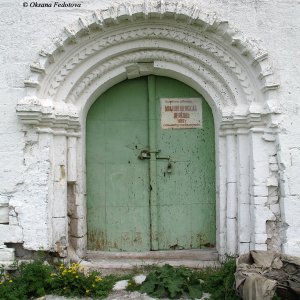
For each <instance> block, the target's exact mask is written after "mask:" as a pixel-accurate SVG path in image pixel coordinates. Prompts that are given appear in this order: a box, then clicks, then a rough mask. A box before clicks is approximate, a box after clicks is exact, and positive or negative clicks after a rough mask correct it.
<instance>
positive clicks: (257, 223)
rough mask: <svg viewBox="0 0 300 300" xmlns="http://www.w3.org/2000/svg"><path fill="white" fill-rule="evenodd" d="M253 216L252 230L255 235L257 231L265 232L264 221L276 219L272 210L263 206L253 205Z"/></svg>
mask: <svg viewBox="0 0 300 300" xmlns="http://www.w3.org/2000/svg"><path fill="white" fill-rule="evenodd" d="M253 218H254V232H255V235H256V234H258V233H264V234H265V233H267V232H266V222H267V221H268V220H272V221H274V220H276V217H275V215H274V214H273V213H272V211H271V210H270V209H269V208H268V207H265V206H259V205H254V206H253Z"/></svg>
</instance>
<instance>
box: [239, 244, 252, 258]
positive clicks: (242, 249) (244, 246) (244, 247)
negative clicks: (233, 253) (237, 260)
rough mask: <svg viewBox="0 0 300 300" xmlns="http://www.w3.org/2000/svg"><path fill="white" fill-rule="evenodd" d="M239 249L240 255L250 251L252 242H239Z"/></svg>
mask: <svg viewBox="0 0 300 300" xmlns="http://www.w3.org/2000/svg"><path fill="white" fill-rule="evenodd" d="M238 251H239V255H242V254H246V253H248V252H249V251H250V243H239V245H238Z"/></svg>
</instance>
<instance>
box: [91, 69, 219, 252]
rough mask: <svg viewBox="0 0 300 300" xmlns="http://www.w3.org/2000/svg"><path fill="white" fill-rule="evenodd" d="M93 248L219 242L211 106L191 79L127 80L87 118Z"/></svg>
mask: <svg viewBox="0 0 300 300" xmlns="http://www.w3.org/2000/svg"><path fill="white" fill-rule="evenodd" d="M86 158H87V203H88V205H87V209H88V211H87V215H88V249H90V250H106V251H148V250H168V249H172V250H174V249H198V248H202V247H208V246H214V245H215V232H216V225H215V224H216V220H215V219H216V217H215V194H216V193H215V146H214V121H213V115H212V111H211V109H210V107H209V105H208V104H207V103H206V101H205V100H204V99H203V97H202V96H201V95H200V94H199V93H197V92H196V91H195V90H193V89H192V88H190V87H189V86H187V85H186V84H184V83H182V82H179V81H177V80H175V79H171V78H167V77H160V76H153V75H152V76H144V77H139V78H135V79H131V80H126V81H123V82H121V83H119V84H117V85H115V86H113V87H112V88H111V89H109V90H108V91H106V92H105V93H104V94H102V95H101V96H100V97H99V98H98V99H97V100H96V101H95V103H94V104H93V105H92V107H91V108H90V110H89V113H88V116H87V125H86Z"/></svg>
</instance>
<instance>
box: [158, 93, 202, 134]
mask: <svg viewBox="0 0 300 300" xmlns="http://www.w3.org/2000/svg"><path fill="white" fill-rule="evenodd" d="M160 112H161V127H162V128H163V129H170V128H202V100H201V99H200V98H161V99H160Z"/></svg>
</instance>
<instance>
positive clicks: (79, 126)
mask: <svg viewBox="0 0 300 300" xmlns="http://www.w3.org/2000/svg"><path fill="white" fill-rule="evenodd" d="M148 74H154V75H162V76H168V77H171V78H174V79H177V80H180V81H182V82H184V83H186V84H188V85H189V86H191V87H192V88H194V89H195V90H197V91H198V92H200V93H201V94H202V95H203V96H204V97H205V99H206V100H207V102H208V103H209V104H210V106H211V108H212V110H213V114H214V120H215V127H216V148H217V149H216V153H217V155H216V162H217V169H216V174H217V180H216V184H217V191H216V195H217V241H218V244H217V250H218V252H219V254H220V255H226V254H237V253H243V252H247V251H249V249H267V248H268V249H275V248H276V247H277V248H278V247H280V246H281V242H280V241H279V242H278V241H277V234H279V233H278V232H277V231H278V227H276V226H274V224H276V222H277V221H278V220H279V218H280V209H279V202H278V191H277V190H278V179H277V178H278V167H277V159H276V154H277V153H276V118H277V114H278V108H277V98H276V89H277V87H278V83H277V82H276V80H275V79H274V75H273V71H272V68H271V66H270V63H269V60H268V55H267V53H266V52H265V51H263V50H261V49H260V48H259V47H258V45H256V44H255V43H253V42H250V41H249V40H247V39H246V38H244V37H243V36H242V35H241V33H240V32H238V31H237V30H235V29H232V28H230V27H229V26H228V23H227V22H226V21H223V20H218V19H217V17H216V16H215V15H214V14H211V13H206V12H203V11H202V10H201V9H200V8H198V7H196V6H193V7H189V6H185V5H182V4H181V3H180V2H178V3H176V4H174V3H165V2H164V1H157V2H155V3H147V2H145V3H144V4H141V5H130V4H121V5H119V6H118V7H113V8H109V9H107V10H101V11H97V10H96V11H94V13H93V14H92V15H91V16H88V17H85V18H80V19H79V20H78V22H76V23H74V24H71V25H70V26H68V27H66V28H65V29H64V31H63V32H62V34H61V35H60V36H59V37H58V39H57V40H56V41H55V43H54V44H53V45H51V46H50V47H49V49H47V50H43V51H41V52H40V60H39V61H38V62H35V63H33V64H32V65H31V77H30V78H29V80H27V81H26V82H25V85H26V87H27V90H28V92H27V96H26V97H25V98H24V99H22V100H20V101H19V103H18V105H17V114H18V116H19V117H20V119H21V121H22V122H23V123H24V124H25V125H27V126H26V131H27V132H28V136H30V133H31V134H32V136H35V139H36V141H37V142H36V151H35V152H33V153H31V154H30V155H32V159H33V160H34V159H35V157H37V156H38V155H39V153H41V151H43V150H44V149H45V147H46V148H47V151H46V155H47V162H48V163H49V170H48V171H47V172H46V174H45V176H47V187H46V189H47V200H46V202H45V209H47V211H48V220H47V221H48V223H49V224H51V225H50V230H49V232H50V235H49V237H48V241H49V242H48V245H49V246H48V248H49V249H45V250H50V251H55V252H59V253H60V255H62V256H64V255H67V253H66V251H65V250H66V247H67V245H68V244H69V243H70V244H72V245H73V247H74V248H75V250H76V251H77V254H78V255H79V256H83V255H84V253H85V250H86V208H85V175H84V174H85V150H84V149H85V118H86V114H87V112H88V110H89V108H90V106H91V104H92V103H93V102H94V101H95V99H96V98H97V97H98V96H99V95H101V94H102V93H103V92H104V91H105V90H107V89H108V88H109V87H111V86H113V85H114V84H116V83H118V82H120V81H122V80H125V79H126V78H134V77H139V76H143V75H148ZM68 217H69V218H68ZM68 223H69V224H68ZM274 228H275V230H274ZM271 230H272V232H271ZM25 239H26V237H25Z"/></svg>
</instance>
